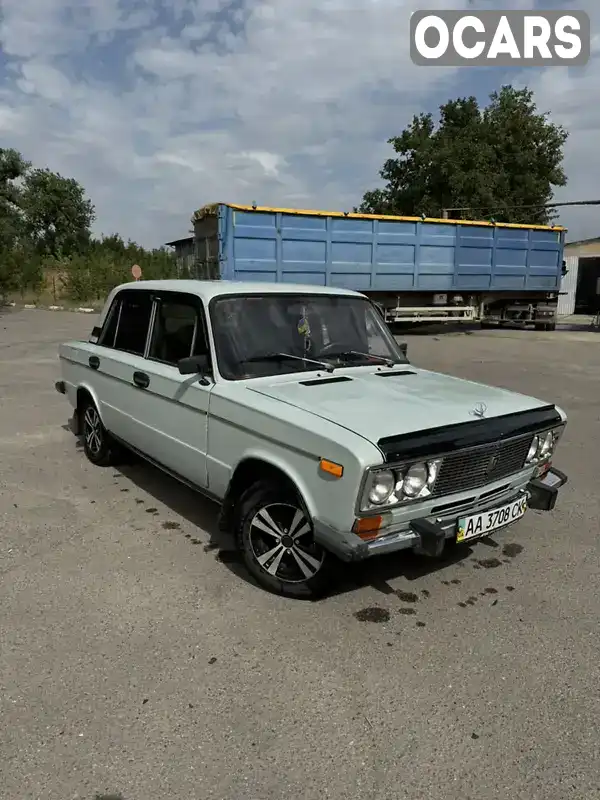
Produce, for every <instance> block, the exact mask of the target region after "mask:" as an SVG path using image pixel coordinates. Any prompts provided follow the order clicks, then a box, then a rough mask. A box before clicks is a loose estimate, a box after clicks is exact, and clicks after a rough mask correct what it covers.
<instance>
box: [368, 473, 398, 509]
mask: <svg viewBox="0 0 600 800" xmlns="http://www.w3.org/2000/svg"><path fill="white" fill-rule="evenodd" d="M395 485H396V480H395V478H394V474H393V472H378V473H377V474H376V475H374V476H373V483H372V484H371V489H370V491H369V501H370V502H371V503H373V505H376V506H380V505H382V504H383V503H385V502H386V501H387V500H389V499H390V496H391V494H392V492H393V491H394V486H395Z"/></svg>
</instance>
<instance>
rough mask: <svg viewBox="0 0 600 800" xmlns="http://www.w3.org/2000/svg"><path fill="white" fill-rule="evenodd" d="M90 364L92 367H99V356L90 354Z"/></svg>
mask: <svg viewBox="0 0 600 800" xmlns="http://www.w3.org/2000/svg"><path fill="white" fill-rule="evenodd" d="M88 364H89V365H90V367H91V368H92V369H98V367H99V366H100V359H99V358H98V356H90V357H89V358H88Z"/></svg>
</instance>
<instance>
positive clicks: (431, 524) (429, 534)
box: [314, 468, 567, 561]
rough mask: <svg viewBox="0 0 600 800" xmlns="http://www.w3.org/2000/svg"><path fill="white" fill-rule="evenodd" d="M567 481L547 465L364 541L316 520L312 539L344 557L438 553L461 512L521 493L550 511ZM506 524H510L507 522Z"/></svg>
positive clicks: (482, 508) (536, 506) (504, 501)
mask: <svg viewBox="0 0 600 800" xmlns="http://www.w3.org/2000/svg"><path fill="white" fill-rule="evenodd" d="M566 482H567V476H566V475H564V474H563V473H562V472H559V471H558V470H556V469H554V468H550V470H549V471H548V472H547V473H546V475H545V476H544V477H543V478H538V479H534V480H530V481H529V482H528V483H526V484H525V485H521V486H518V487H515V486H511V487H508V488H502V489H501V490H496V491H491V492H488V493H485V492H484V494H483V495H482V496H480V498H479V499H478V501H477V502H473V501H467V502H465V500H460V501H458V502H454V503H447V504H445V505H439V506H437V507H436V511H437V513H435V514H431V515H427V516H423V517H418V518H414V519H412V520H406V521H403V522H402V523H400V525H399V526H396V528H395V529H393V530H390V531H389V532H388V533H383V534H381V535H380V536H378V537H377V539H372V540H370V541H363V540H362V539H360V538H359V537H358V536H357V535H356V534H355V533H352V532H341V531H336V530H334V529H332V528H330V527H328V526H326V525H323V524H322V523H319V522H318V521H315V526H314V527H315V540H316V541H317V542H318V543H319V544H321V545H322V546H323V547H324V548H326V549H327V550H330V551H331V552H333V553H335V555H337V556H338V557H339V558H340V559H342V560H343V561H362V560H364V559H366V558H370V557H371V556H376V555H383V554H385V553H393V552H397V551H399V550H409V549H410V550H414V551H415V552H417V553H422V554H424V555H431V556H438V555H440V554H441V552H442V551H443V548H444V544H445V542H446V541H447V540H449V539H454V538H455V536H456V527H457V521H458V518H459V517H460V516H464V515H468V516H471V515H473V514H479V513H481V512H484V511H488V510H490V509H492V508H498V507H499V506H503V505H507V504H508V503H511V502H512V501H513V500H517V499H518V498H519V497H521V496H523V495H526V496H527V499H528V505H529V507H530V508H532V509H534V510H540V511H551V510H552V509H553V508H554V505H555V503H556V498H557V495H558V490H559V489H560V487H561V486H564V484H565V483H566ZM512 524H515V523H512ZM506 527H507V528H508V527H510V524H509V525H507V526H506Z"/></svg>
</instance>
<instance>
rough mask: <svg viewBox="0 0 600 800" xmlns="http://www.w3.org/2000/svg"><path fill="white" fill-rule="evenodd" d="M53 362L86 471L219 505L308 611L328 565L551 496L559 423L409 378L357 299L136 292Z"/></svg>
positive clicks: (147, 286)
mask: <svg viewBox="0 0 600 800" xmlns="http://www.w3.org/2000/svg"><path fill="white" fill-rule="evenodd" d="M59 355H60V364H61V369H62V379H61V380H60V381H58V382H57V384H56V386H57V389H58V391H60V392H62V393H64V394H66V396H67V397H68V399H69V401H70V403H71V405H72V406H73V408H74V409H75V413H74V415H73V422H74V425H75V431H76V433H78V434H81V435H82V437H83V442H84V448H85V453H86V455H87V457H88V458H89V460H90V461H91V462H92V463H94V464H97V465H109V464H111V463H115V460H116V459H118V457H119V454H120V453H121V452H122V450H123V448H127V449H129V450H132V451H134V452H136V453H138V454H140V455H141V456H143V457H144V458H145V459H147V460H148V461H150V462H152V463H153V464H155V465H156V466H158V467H160V468H161V469H163V470H164V471H165V472H167V473H169V474H171V475H173V476H174V477H176V478H178V479H179V480H181V481H183V482H185V483H187V484H189V485H191V486H193V487H194V488H196V489H198V490H199V491H200V492H203V493H204V494H206V495H208V496H209V497H211V498H213V499H215V500H217V501H219V503H220V504H221V512H220V524H221V526H222V528H223V529H225V530H229V531H232V532H234V533H235V537H236V541H237V544H238V546H239V548H240V550H241V551H242V553H243V556H244V559H245V563H246V565H247V567H248V570H249V571H250V572H251V573H252V575H253V576H254V577H255V578H256V580H257V581H258V582H259V583H260V584H261V585H262V586H263V587H264V588H266V589H268V590H271V591H274V592H278V593H281V594H285V595H289V596H293V597H310V596H317V595H319V594H320V593H323V592H324V591H326V589H327V587H328V586H329V583H330V580H331V567H332V564H333V563H335V562H336V561H338V562H339V560H341V561H342V562H349V561H356V560H362V559H366V558H370V557H371V556H376V555H382V554H386V553H391V552H394V551H398V550H404V549H408V550H413V551H416V552H418V553H421V554H424V555H429V556H432V557H437V556H440V555H441V553H442V551H443V550H444V547H445V545H446V544H447V543H451V542H454V543H458V544H460V543H463V542H472V541H474V540H476V539H477V538H479V537H482V536H485V535H489V534H491V533H493V532H495V531H497V530H499V529H501V528H505V527H507V526H509V525H513V524H514V523H515V522H517V521H518V520H520V519H521V518H522V517H523V515H524V514H525V513H526V512H527V509H528V508H534V509H541V510H547V511H549V510H551V509H552V508H553V507H554V504H555V501H556V496H557V493H558V490H559V488H560V487H561V486H562V485H563V484H564V483H565V482H566V477H565V476H564V475H563V474H562V473H560V472H559V471H558V470H557V469H555V468H554V467H553V466H552V463H551V462H552V457H553V454H554V450H555V448H556V444H557V442H558V440H559V438H560V436H561V434H562V432H563V430H564V427H565V424H566V416H565V414H564V412H563V411H561V410H560V409H559V408H557V407H556V406H555V405H552V404H548V403H544V402H542V401H540V400H536V399H534V398H532V397H527V396H524V395H521V394H515V393H514V392H510V391H506V390H503V389H498V388H493V387H489V386H483V385H481V384H477V383H472V382H470V381H466V380H460V379H458V378H454V377H450V376H448V375H443V374H438V373H435V372H430V371H428V370H425V369H420V368H418V367H416V366H414V365H412V364H411V363H410V362H409V360H408V358H407V357H406V349H405V348H403V347H402V346H400V345H398V343H397V342H396V341H395V339H394V337H393V336H392V335H391V333H390V331H389V329H388V328H387V326H386V325H385V323H384V321H383V319H382V317H381V314H380V313H379V311H378V309H377V308H376V306H374V305H373V303H372V302H371V301H370V300H368V299H367V298H366V297H365V296H363V295H361V294H359V293H357V292H353V291H345V290H343V289H333V288H324V287H315V286H299V285H291V284H281V283H280V284H267V283H250V284H247V283H236V282H225V281H183V280H166V281H138V282H136V283H131V284H125V285H123V286H119V287H117V288H116V289H114V290H113V291H112V293H111V294H110V296H109V298H108V300H107V302H106V306H105V308H104V310H103V312H102V314H101V316H100V319H99V322H98V325H97V326H96V327H95V328H94V330H93V332H92V335H91V336H90V338H89V340H88V341H77V342H75V341H74V342H67V343H64V344H62V345H60V352H59Z"/></svg>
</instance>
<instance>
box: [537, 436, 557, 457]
mask: <svg viewBox="0 0 600 800" xmlns="http://www.w3.org/2000/svg"><path fill="white" fill-rule="evenodd" d="M553 446H554V436H553V435H552V431H548V433H547V434H546V435H545V436H544V440H543V441H542V446H541V448H540V455H541V456H547V455H549V454H550V453H551V452H552V447H553Z"/></svg>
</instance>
